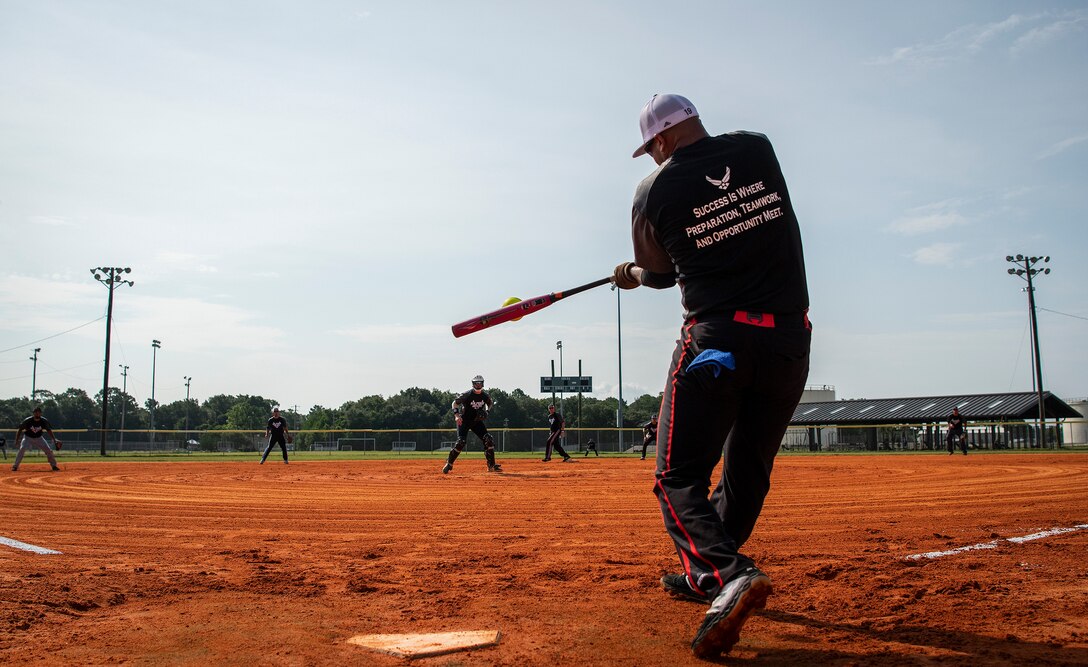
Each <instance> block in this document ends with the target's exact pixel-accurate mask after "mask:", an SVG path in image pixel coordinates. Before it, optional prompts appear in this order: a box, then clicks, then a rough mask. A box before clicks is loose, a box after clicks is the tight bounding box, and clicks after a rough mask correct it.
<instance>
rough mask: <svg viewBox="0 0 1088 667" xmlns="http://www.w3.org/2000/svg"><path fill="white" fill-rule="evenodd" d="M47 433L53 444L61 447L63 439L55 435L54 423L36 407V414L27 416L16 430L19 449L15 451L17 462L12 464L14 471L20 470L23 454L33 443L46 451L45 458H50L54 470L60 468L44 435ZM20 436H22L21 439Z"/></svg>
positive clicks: (39, 407) (50, 464) (16, 441)
mask: <svg viewBox="0 0 1088 667" xmlns="http://www.w3.org/2000/svg"><path fill="white" fill-rule="evenodd" d="M46 433H48V434H49V438H50V439H51V440H52V441H53V446H54V447H56V448H57V449H60V447H61V441H60V440H57V436H55V435H53V425H52V424H50V423H49V420H47V419H45V418H43V417H42V408H41V406H38V407H36V408H34V414H33V415H31V416H30V417H27V418H26V419H25V420H24V421H23V423H22V424H19V430H17V431H16V432H15V443H16V445H18V447H19V449H18V451H16V452H15V464H14V465H13V466H11V471H12V472H17V471H18V470H19V464H20V463H22V461H23V455H24V454H26V450H27V448H29V447H30V446H32V445H33V446H34V447H37V448H38V449H40V450H42V452H44V453H45V458H46V459H48V460H49V467H50V468H51V469H52V470H53V472H57V471H58V470H60V468H59V467H58V466H57V459H56V457H55V456H53V450H52V449H50V448H49V444H48V443H47V442H46V441H45V438H44V437H43V436H44V435H45V434H46ZM24 434H25V435H24ZM20 436H22V440H21V441H20V439H19V437H20Z"/></svg>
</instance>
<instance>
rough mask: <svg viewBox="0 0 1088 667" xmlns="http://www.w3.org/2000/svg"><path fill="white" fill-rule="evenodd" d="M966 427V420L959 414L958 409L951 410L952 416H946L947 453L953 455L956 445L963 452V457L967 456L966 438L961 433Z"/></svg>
mask: <svg viewBox="0 0 1088 667" xmlns="http://www.w3.org/2000/svg"><path fill="white" fill-rule="evenodd" d="M965 426H967V420H966V419H964V418H963V415H961V414H960V409H959V408H958V407H953V408H952V414H950V415H948V453H949V454H954V453H955V450H956V445H959V447H960V449H962V450H963V455H964V456H967V436H966V435H964V433H963V428H964V427H965Z"/></svg>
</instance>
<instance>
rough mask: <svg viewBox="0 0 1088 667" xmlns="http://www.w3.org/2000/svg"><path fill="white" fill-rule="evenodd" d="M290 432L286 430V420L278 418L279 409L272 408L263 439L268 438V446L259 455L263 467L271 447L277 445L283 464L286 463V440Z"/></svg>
mask: <svg viewBox="0 0 1088 667" xmlns="http://www.w3.org/2000/svg"><path fill="white" fill-rule="evenodd" d="M290 435H291V432H290V431H289V430H288V429H287V420H286V419H284V418H283V417H281V416H280V409H279V408H273V409H272V416H271V417H269V418H268V425H267V426H266V427H265V429H264V437H266V438H268V444H267V445H266V446H265V448H264V454H262V455H261V464H262V465H264V461H265V459H267V458H268V453H269V452H271V451H272V445H279V446H280V451H282V452H283V462H284V463H287V438H288V437H289V436H290Z"/></svg>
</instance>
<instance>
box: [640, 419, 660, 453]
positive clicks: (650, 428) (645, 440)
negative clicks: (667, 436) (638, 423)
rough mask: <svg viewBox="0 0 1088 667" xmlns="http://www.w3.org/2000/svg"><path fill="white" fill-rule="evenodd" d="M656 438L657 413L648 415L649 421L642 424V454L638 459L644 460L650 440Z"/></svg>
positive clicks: (652, 440)
mask: <svg viewBox="0 0 1088 667" xmlns="http://www.w3.org/2000/svg"><path fill="white" fill-rule="evenodd" d="M656 440H657V415H650V421H648V422H646V423H645V424H643V425H642V456H641V457H640V458H639V461H645V460H646V450H647V449H648V448H649V447H650V443H651V442H655V441H656Z"/></svg>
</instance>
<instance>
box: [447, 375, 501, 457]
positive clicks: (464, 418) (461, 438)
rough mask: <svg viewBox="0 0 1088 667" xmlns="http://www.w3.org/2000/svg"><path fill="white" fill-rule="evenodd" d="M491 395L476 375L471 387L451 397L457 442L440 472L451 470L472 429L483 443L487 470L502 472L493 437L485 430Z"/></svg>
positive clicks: (481, 377) (481, 379)
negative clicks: (496, 461)
mask: <svg viewBox="0 0 1088 667" xmlns="http://www.w3.org/2000/svg"><path fill="white" fill-rule="evenodd" d="M491 405H492V402H491V397H490V396H488V395H487V392H486V391H484V378H483V376H482V375H477V376H476V377H474V378H472V389H470V390H469V391H466V392H465V393H463V394H461V395H460V396H458V397H457V398H455V399H453V416H454V419H456V420H457V442H456V443H455V444H454V445H453V449H451V450H450V455H449V458H448V459H446V465H444V466H442V473H443V474H445V473H448V472H449V471H451V470H453V462H454V461H456V460H457V457H458V456H460V455H461V452H463V451H465V444H467V442H468V440H467V438H468V432H469V431H472V432H473V433H475V434H476V437H478V438H479V439H480V441H481V442H482V443H484V458H485V459H487V469H488V471H489V472H502V466H500V465H499V464H498V463H495V439H494V438H492V437H491V434H490V433H488V432H487V425H485V424H484V420H485V419H487V411H488V410H490V409H491Z"/></svg>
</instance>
